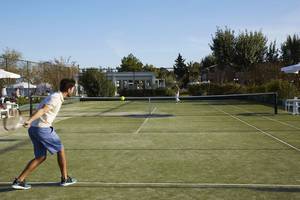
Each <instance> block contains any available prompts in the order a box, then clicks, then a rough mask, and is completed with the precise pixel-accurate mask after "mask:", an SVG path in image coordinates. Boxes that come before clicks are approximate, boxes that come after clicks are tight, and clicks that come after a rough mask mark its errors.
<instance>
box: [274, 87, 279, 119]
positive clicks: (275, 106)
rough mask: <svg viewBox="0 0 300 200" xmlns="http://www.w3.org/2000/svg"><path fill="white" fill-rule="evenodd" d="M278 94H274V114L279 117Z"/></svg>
mask: <svg viewBox="0 0 300 200" xmlns="http://www.w3.org/2000/svg"><path fill="white" fill-rule="evenodd" d="M277 96H278V94H277V92H275V93H274V103H273V104H274V114H275V115H277V114H278V105H277V104H278V102H277Z"/></svg>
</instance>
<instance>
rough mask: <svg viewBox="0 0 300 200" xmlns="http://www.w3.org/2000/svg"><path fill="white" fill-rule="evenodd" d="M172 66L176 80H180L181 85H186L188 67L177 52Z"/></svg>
mask: <svg viewBox="0 0 300 200" xmlns="http://www.w3.org/2000/svg"><path fill="white" fill-rule="evenodd" d="M173 68H174V74H175V77H176V80H177V81H178V82H180V85H181V86H183V87H186V86H187V84H188V82H189V79H188V68H187V66H186V64H185V59H183V57H182V56H181V54H180V53H179V54H178V57H177V59H176V60H175V64H174V65H173Z"/></svg>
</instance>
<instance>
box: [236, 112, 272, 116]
mask: <svg viewBox="0 0 300 200" xmlns="http://www.w3.org/2000/svg"><path fill="white" fill-rule="evenodd" d="M236 115H237V116H245V117H251V116H275V115H274V114H272V113H267V112H255V113H254V112H253V113H239V114H236Z"/></svg>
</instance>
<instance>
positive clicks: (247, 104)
mask: <svg viewBox="0 0 300 200" xmlns="http://www.w3.org/2000/svg"><path fill="white" fill-rule="evenodd" d="M44 98H45V97H44V96H32V97H31V101H30V102H31V103H30V112H31V114H32V112H33V110H34V107H35V104H33V103H32V102H36V101H37V99H38V100H39V101H42V100H43V99H44ZM64 104H68V105H69V106H66V107H65V108H64V110H63V112H62V114H61V115H63V116H85V117H89V116H94V117H95V116H120V115H122V116H123V115H126V116H143V117H155V116H169V115H170V116H173V115H179V114H182V115H183V114H185V115H206V114H207V113H205V112H204V110H209V109H210V108H213V107H214V106H221V107H220V108H222V107H224V108H226V107H227V108H228V107H230V106H242V107H241V108H243V109H244V112H247V109H248V108H249V109H250V110H251V108H253V109H252V111H253V112H252V113H254V114H255V113H257V114H277V112H278V108H277V94H276V93H252V94H232V95H209V96H181V97H180V102H176V98H175V97H174V96H163V97H162V96H160V97H125V99H122V98H121V97H70V98H66V99H65V102H64ZM200 107H201V108H200ZM202 111H203V112H202ZM201 112H202V113H201ZM241 112H242V111H241Z"/></svg>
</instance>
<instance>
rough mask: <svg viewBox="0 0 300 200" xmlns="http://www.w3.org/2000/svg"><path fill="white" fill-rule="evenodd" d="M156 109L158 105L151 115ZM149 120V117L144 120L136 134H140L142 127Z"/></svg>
mask: <svg viewBox="0 0 300 200" xmlns="http://www.w3.org/2000/svg"><path fill="white" fill-rule="evenodd" d="M155 110H156V107H155V108H154V109H153V110H152V111H151V112H150V115H152V113H154V111H155ZM148 120H149V117H147V118H146V119H145V120H144V122H143V123H142V124H141V125H140V127H139V128H138V129H137V130H136V131H135V132H134V134H138V133H139V132H140V130H141V129H142V127H143V126H144V125H145V124H146V123H147V121H148Z"/></svg>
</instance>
